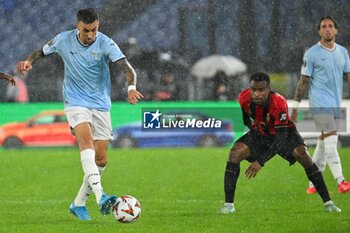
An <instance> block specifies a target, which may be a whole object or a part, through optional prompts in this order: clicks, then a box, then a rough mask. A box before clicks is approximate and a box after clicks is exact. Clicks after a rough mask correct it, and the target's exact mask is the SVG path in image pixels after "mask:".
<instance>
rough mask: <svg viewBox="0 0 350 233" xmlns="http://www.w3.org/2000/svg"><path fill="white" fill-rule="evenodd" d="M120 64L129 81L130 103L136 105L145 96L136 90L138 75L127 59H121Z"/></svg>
mask: <svg viewBox="0 0 350 233" xmlns="http://www.w3.org/2000/svg"><path fill="white" fill-rule="evenodd" d="M117 63H118V64H120V65H122V66H123V68H124V70H125V75H126V79H127V81H128V85H129V86H128V102H129V103H130V104H136V103H137V102H138V101H139V100H140V99H142V98H143V95H142V94H141V93H140V92H138V91H137V90H136V81H137V75H136V72H135V70H134V68H133V67H132V66H131V65H130V63H129V62H128V60H127V59H126V58H123V59H120V60H119V61H118V62H117Z"/></svg>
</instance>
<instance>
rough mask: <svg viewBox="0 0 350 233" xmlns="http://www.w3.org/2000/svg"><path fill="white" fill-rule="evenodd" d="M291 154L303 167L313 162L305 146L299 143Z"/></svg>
mask: <svg viewBox="0 0 350 233" xmlns="http://www.w3.org/2000/svg"><path fill="white" fill-rule="evenodd" d="M293 156H294V157H295V158H296V160H297V161H298V162H299V163H300V164H301V165H302V166H303V167H304V168H307V167H311V166H312V164H313V162H312V159H311V156H310V154H309V151H308V149H307V147H306V146H304V145H300V146H298V147H297V148H296V149H295V150H294V151H293Z"/></svg>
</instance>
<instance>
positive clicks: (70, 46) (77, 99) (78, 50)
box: [17, 9, 143, 220]
mask: <svg viewBox="0 0 350 233" xmlns="http://www.w3.org/2000/svg"><path fill="white" fill-rule="evenodd" d="M98 28H99V19H98V15H97V13H96V12H95V10H94V9H81V10H79V11H78V13H77V29H74V30H71V31H65V32H62V33H60V34H58V35H57V36H56V37H55V38H54V39H52V40H51V41H49V42H48V43H47V44H45V45H44V47H43V48H42V49H39V50H37V51H35V52H33V53H32V54H30V55H29V56H28V58H27V59H26V60H25V61H20V62H18V63H17V70H18V71H19V72H20V73H22V74H23V72H24V71H28V70H31V69H32V65H33V63H34V62H35V61H37V60H38V59H40V58H43V57H45V56H47V55H50V54H53V53H57V54H59V55H60V56H61V58H62V59H63V61H64V71H65V72H64V81H63V96H64V108H65V113H66V115H67V119H68V122H69V124H70V126H71V127H72V129H73V132H74V134H75V136H76V138H77V142H78V146H79V149H80V156H81V163H82V167H83V170H84V178H83V184H82V186H81V188H80V190H79V192H78V194H77V196H76V198H75V200H74V201H73V203H72V204H71V205H70V207H69V210H70V212H71V213H72V214H73V215H75V216H76V217H77V218H78V219H80V220H90V216H89V213H88V211H87V208H86V206H85V202H86V200H87V198H88V196H89V194H90V193H91V192H93V193H94V194H95V196H96V201H97V204H98V206H99V209H100V212H101V213H102V214H103V215H106V214H109V213H110V208H111V206H112V205H113V204H114V203H115V202H116V199H117V197H116V196H114V195H111V196H108V195H106V194H105V193H104V192H103V188H102V185H101V174H102V172H103V170H104V169H105V166H106V164H107V149H108V145H109V140H110V139H111V135H112V126H111V118H110V113H109V111H110V108H111V98H110V71H109V63H110V62H111V63H113V64H116V63H119V64H122V65H123V66H124V68H125V73H126V77H127V81H128V84H129V88H128V102H129V103H130V104H136V103H137V102H138V100H140V99H141V98H143V96H142V94H141V93H140V92H138V91H137V90H136V73H135V71H134V69H133V68H132V66H131V65H130V64H129V63H128V61H127V59H126V58H125V56H124V54H123V53H122V52H121V51H120V49H119V47H118V45H117V44H116V43H115V42H114V41H113V40H112V39H110V38H109V37H107V36H106V35H104V34H102V33H100V32H98Z"/></svg>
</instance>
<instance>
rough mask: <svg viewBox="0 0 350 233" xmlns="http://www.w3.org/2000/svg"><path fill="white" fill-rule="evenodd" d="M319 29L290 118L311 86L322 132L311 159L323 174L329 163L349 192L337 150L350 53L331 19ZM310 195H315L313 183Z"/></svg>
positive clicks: (323, 21)
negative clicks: (344, 82) (336, 39)
mask: <svg viewBox="0 0 350 233" xmlns="http://www.w3.org/2000/svg"><path fill="white" fill-rule="evenodd" d="M318 30H319V35H320V37H321V40H320V41H319V42H318V43H317V44H315V45H314V46H312V47H311V48H309V49H308V50H307V51H306V52H305V54H304V59H303V65H302V69H301V78H300V80H299V82H298V85H297V88H296V91H295V96H294V100H295V102H293V103H292V106H291V107H293V112H292V116H291V119H292V120H293V121H295V120H296V117H297V106H298V105H299V102H300V101H301V98H302V96H303V94H304V92H305V91H306V89H307V87H308V86H309V88H308V89H309V102H310V111H311V113H312V114H313V117H314V122H315V125H316V128H317V130H318V132H320V136H319V138H318V140H317V145H316V149H315V152H314V155H313V158H312V159H313V161H314V162H315V163H316V165H317V166H318V167H319V169H320V171H321V172H324V170H325V168H326V164H328V166H329V168H330V170H331V172H332V174H333V177H334V179H335V180H336V182H337V184H338V192H339V193H346V192H348V191H349V190H350V182H347V181H346V180H345V178H344V175H343V172H342V166H341V162H340V158H339V154H338V150H337V144H338V135H337V130H338V129H337V122H336V119H337V118H339V117H340V106H341V100H342V93H343V78H344V75H345V77H346V80H347V82H348V83H349V85H350V60H349V54H348V51H347V50H346V48H344V47H343V46H341V45H339V44H337V43H335V36H336V35H337V33H338V26H337V23H336V21H335V20H334V19H333V18H332V17H330V16H326V17H323V18H321V20H320V22H319V25H318ZM307 193H308V194H313V193H316V189H315V187H314V186H313V185H312V183H310V185H309V187H308V189H307Z"/></svg>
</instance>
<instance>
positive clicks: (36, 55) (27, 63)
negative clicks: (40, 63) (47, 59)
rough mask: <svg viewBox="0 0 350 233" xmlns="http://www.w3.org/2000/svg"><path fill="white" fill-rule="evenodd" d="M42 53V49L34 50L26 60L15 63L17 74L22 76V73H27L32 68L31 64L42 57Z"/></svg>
mask: <svg viewBox="0 0 350 233" xmlns="http://www.w3.org/2000/svg"><path fill="white" fill-rule="evenodd" d="M44 56H45V55H44V53H43V51H42V49H39V50H36V51H34V52H32V53H31V54H30V55H29V56H28V57H27V59H26V60H24V61H19V62H18V63H17V67H16V68H17V72H18V73H19V74H21V75H24V72H26V71H29V70H31V69H32V68H33V66H32V65H33V64H34V62H35V61H37V60H39V59H40V58H42V57H44Z"/></svg>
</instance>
